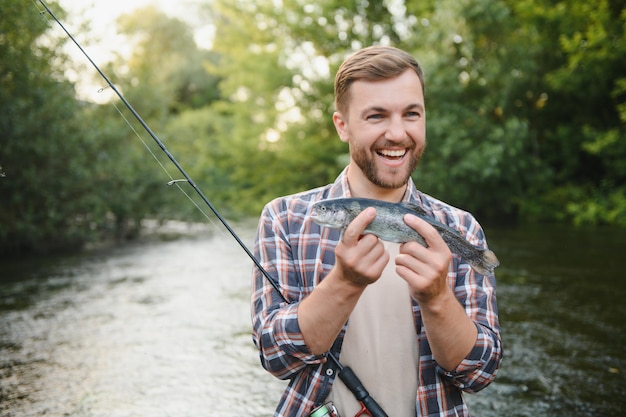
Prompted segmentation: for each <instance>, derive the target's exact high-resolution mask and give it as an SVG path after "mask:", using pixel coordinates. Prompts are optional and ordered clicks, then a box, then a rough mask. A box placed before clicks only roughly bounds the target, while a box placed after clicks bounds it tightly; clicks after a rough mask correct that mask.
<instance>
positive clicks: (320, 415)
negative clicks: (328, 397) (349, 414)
mask: <svg viewBox="0 0 626 417" xmlns="http://www.w3.org/2000/svg"><path fill="white" fill-rule="evenodd" d="M309 417H339V412H338V411H337V409H336V408H335V406H334V404H333V403H332V402H328V403H326V404H322V405H320V406H319V407H317V408H315V409H314V410H313V411H311V414H309Z"/></svg>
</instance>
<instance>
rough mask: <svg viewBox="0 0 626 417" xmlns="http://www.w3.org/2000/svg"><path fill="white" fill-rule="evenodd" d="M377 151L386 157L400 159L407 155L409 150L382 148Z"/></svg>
mask: <svg viewBox="0 0 626 417" xmlns="http://www.w3.org/2000/svg"><path fill="white" fill-rule="evenodd" d="M376 153H377V154H378V155H380V156H382V157H383V158H385V159H391V160H398V159H402V158H403V157H404V155H406V153H407V150H406V149H398V150H386V149H381V150H378V151H376Z"/></svg>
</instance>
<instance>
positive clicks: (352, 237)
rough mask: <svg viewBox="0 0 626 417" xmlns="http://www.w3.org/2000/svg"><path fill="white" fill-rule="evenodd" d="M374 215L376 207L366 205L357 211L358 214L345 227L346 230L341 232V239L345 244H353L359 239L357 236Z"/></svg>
mask: <svg viewBox="0 0 626 417" xmlns="http://www.w3.org/2000/svg"><path fill="white" fill-rule="evenodd" d="M375 217H376V209H375V208H373V207H368V208H366V209H365V210H363V211H362V212H361V213H359V215H358V216H356V218H355V219H354V220H352V222H350V224H349V225H348V227H346V230H344V232H343V237H342V238H341V240H342V241H343V243H344V244H346V245H350V246H351V245H355V244H356V243H357V242H358V241H359V237H360V236H361V235H362V234H363V231H365V228H366V227H367V226H368V225H369V224H370V223H371V222H372V220H374V218H375Z"/></svg>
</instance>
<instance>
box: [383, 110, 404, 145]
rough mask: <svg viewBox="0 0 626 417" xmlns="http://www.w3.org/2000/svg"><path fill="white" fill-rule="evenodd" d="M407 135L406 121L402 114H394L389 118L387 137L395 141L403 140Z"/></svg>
mask: <svg viewBox="0 0 626 417" xmlns="http://www.w3.org/2000/svg"><path fill="white" fill-rule="evenodd" d="M406 137H407V134H406V127H405V126H404V121H403V120H402V117H400V116H392V117H390V118H389V124H388V125H387V131H386V132H385V139H387V140H390V141H393V142H401V141H403V140H405V139H406Z"/></svg>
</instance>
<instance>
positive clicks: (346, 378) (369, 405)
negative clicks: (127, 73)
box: [31, 0, 388, 417]
mask: <svg viewBox="0 0 626 417" xmlns="http://www.w3.org/2000/svg"><path fill="white" fill-rule="evenodd" d="M31 1H33V4H35V7H37V10H39V13H40V14H42V15H43V14H44V11H43V10H40V9H39V7H38V6H37V3H35V2H34V1H35V0H31ZM38 1H39V4H41V5H42V6H43V8H44V9H45V12H47V13H48V14H49V15H50V16H51V17H52V19H54V21H55V22H56V23H57V24H58V25H59V27H60V28H61V29H62V30H63V32H65V34H66V35H67V37H68V38H69V39H70V40H71V41H72V42H73V43H74V44H75V45H76V46H77V47H78V49H79V50H80V52H81V53H82V54H83V55H84V56H85V58H87V60H88V61H89V63H91V65H92V66H93V67H94V68H95V69H96V71H98V74H100V76H101V77H102V78H103V79H104V80H105V81H106V83H107V85H108V86H109V88H111V90H113V92H114V93H115V95H116V96H117V97H119V99H120V100H121V101H122V103H123V104H124V106H125V107H126V108H127V109H128V110H129V111H130V112H131V113H132V115H133V116H134V118H135V119H136V120H137V121H138V122H139V123H140V124H141V127H143V128H144V130H145V131H146V132H147V133H148V134H149V135H150V137H152V139H153V140H154V142H155V143H156V144H157V145H158V146H159V148H161V150H162V151H163V152H164V153H165V155H166V156H167V157H168V159H169V160H170V161H171V162H172V163H173V164H174V166H175V167H176V168H177V169H178V171H179V172H180V174H181V175H182V176H183V177H184V179H182V180H178V179H174V178H173V177H172V176H171V175H169V173H168V171H167V170H166V169H165V167H163V165H162V164H161V162H160V161H159V159H158V158H157V157H156V155H154V153H153V152H152V150H150V149H149V147H148V146H147V144H146V143H145V142H144V141H143V139H142V138H141V136H140V135H139V134H138V132H137V131H136V130H135V129H134V128H133V126H132V125H131V124H130V123H129V121H128V120H127V119H126V117H124V115H123V114H122V112H121V111H120V109H118V108H117V106H115V104H113V105H114V107H115V108H116V110H117V111H118V113H120V115H121V116H122V118H123V119H124V120H125V121H126V123H127V124H128V125H129V126H130V127H131V129H132V130H133V132H135V134H136V135H137V136H138V137H139V139H140V140H141V141H142V143H143V144H144V146H146V147H147V148H148V150H149V151H150V153H151V154H152V156H153V157H154V158H155V159H156V160H157V162H158V163H159V165H161V167H162V168H163V169H164V170H165V172H166V173H168V175H169V177H170V181H169V182H168V185H176V186H177V187H178V188H179V189H180V190H181V191H182V192H183V193H184V194H185V195H187V193H185V192H184V190H182V188H181V187H180V185H179V183H180V182H187V183H188V184H189V185H190V186H191V187H192V188H193V189H194V191H195V192H196V193H197V194H198V195H199V196H200V198H201V199H202V201H203V202H204V203H205V204H206V205H207V206H208V207H209V208H210V209H211V211H212V212H213V214H214V215H215V216H216V217H217V218H218V220H219V221H220V222H221V223H222V225H224V227H225V228H226V229H227V230H228V232H229V233H230V234H231V236H232V237H233V238H234V239H235V241H236V242H237V243H238V244H239V246H241V248H242V249H243V250H244V252H245V253H246V255H248V257H249V258H250V259H251V260H252V262H254V265H255V266H256V267H257V268H258V270H259V272H261V274H263V276H264V277H265V278H266V279H267V281H268V282H269V283H270V285H271V286H272V288H274V290H275V291H276V293H277V294H278V295H279V296H280V298H281V299H282V300H283V301H284V302H285V303H287V304H290V302H289V300H287V298H286V297H285V296H284V295H283V293H282V292H281V290H280V287H279V285H278V283H277V282H276V281H275V280H274V279H273V278H272V277H271V276H270V274H269V273H268V272H267V271H266V270H265V268H263V265H261V263H260V262H259V260H258V259H257V258H256V257H255V256H254V254H253V253H252V252H250V250H249V249H248V247H247V246H246V245H245V244H244V243H243V241H242V240H241V239H240V238H239V236H238V235H237V233H235V231H234V230H233V228H232V227H231V226H230V224H228V222H227V221H226V219H225V218H224V217H222V215H221V214H220V213H219V212H218V211H217V209H216V208H215V207H214V206H213V204H212V203H211V202H210V201H209V199H208V198H207V197H206V196H205V195H204V193H203V192H202V190H200V188H199V187H198V186H197V185H196V183H195V182H194V181H193V180H192V179H191V177H190V176H189V174H187V172H186V171H185V170H184V169H183V167H182V166H181V165H180V164H179V163H178V161H177V160H176V159H175V158H174V156H173V155H172V154H171V153H170V151H169V150H168V149H167V148H166V147H165V144H163V142H162V141H161V140H160V139H159V138H158V136H157V135H156V134H155V133H154V132H153V131H152V129H150V127H149V126H148V125H147V123H146V122H145V121H144V120H143V119H142V117H141V116H140V115H139V113H137V111H136V110H135V109H134V108H133V106H132V105H131V104H130V103H129V102H128V101H127V100H126V98H125V97H124V96H123V95H122V93H120V92H119V91H118V89H117V88H116V87H115V85H114V84H113V83H112V82H111V80H110V79H109V78H108V77H107V76H106V74H104V72H102V70H101V69H100V67H99V66H98V65H97V64H96V63H95V62H94V61H93V60H92V59H91V57H90V56H89V54H87V52H86V51H85V50H84V49H83V47H82V46H81V45H80V43H78V41H77V40H76V39H75V38H74V36H72V34H71V33H70V32H69V31H68V30H67V29H66V28H65V26H64V25H63V23H61V21H60V20H59V18H57V16H56V15H55V14H54V13H53V12H52V10H50V8H49V7H48V6H47V5H46V3H45V2H44V1H43V0H38ZM101 91H102V90H101ZM188 198H189V196H188ZM190 199H191V198H190ZM191 201H192V202H193V199H191ZM194 204H195V202H194ZM196 207H198V206H197V205H196ZM200 211H201V212H203V211H202V210H200ZM326 357H327V358H328V359H329V360H330V361H331V362H333V363H334V364H335V366H336V368H337V370H338V376H339V378H340V379H341V380H342V381H343V382H344V384H346V386H347V387H348V388H349V389H350V391H351V392H352V393H353V394H354V396H355V397H356V399H357V400H358V401H359V402H360V403H361V404H362V405H363V406H364V407H365V408H366V409H367V411H369V413H370V415H371V416H372V417H388V416H387V414H386V413H385V411H384V410H383V409H382V408H381V407H380V406H379V405H378V404H377V403H376V401H374V399H373V398H372V397H371V396H370V395H369V393H368V392H367V390H366V389H365V387H364V386H363V384H362V383H361V381H359V379H358V378H357V376H356V375H355V374H354V372H353V371H352V369H351V368H350V367H348V366H342V365H341V363H340V362H339V359H337V358H336V357H335V356H334V355H333V354H332V352H330V351H329V352H327V353H326ZM362 411H363V410H362ZM361 414H362V412H360V413H359V415H361Z"/></svg>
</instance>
